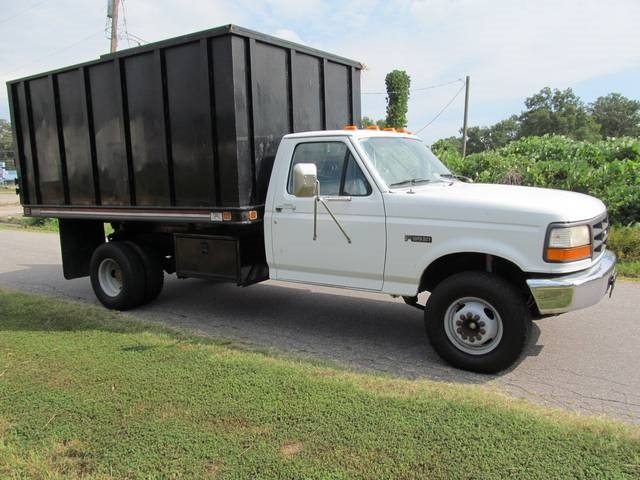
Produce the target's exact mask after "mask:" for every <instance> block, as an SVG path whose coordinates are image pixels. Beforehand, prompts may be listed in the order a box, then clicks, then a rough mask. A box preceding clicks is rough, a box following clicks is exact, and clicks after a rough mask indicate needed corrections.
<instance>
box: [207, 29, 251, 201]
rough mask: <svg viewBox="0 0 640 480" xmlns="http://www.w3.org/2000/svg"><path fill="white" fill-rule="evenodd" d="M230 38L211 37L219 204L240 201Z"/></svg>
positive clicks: (233, 73) (233, 71) (234, 79)
mask: <svg viewBox="0 0 640 480" xmlns="http://www.w3.org/2000/svg"><path fill="white" fill-rule="evenodd" d="M231 40H232V37H231V36H225V37H218V38H213V39H211V69H212V72H213V90H214V101H215V106H216V117H217V120H216V124H217V126H216V131H217V139H218V164H217V169H218V185H219V187H220V188H219V190H218V192H219V193H218V198H219V200H220V205H221V206H234V205H238V204H239V185H238V163H239V162H240V161H241V159H239V158H238V156H237V155H238V153H237V143H236V138H237V136H236V135H237V129H236V102H235V97H234V94H233V91H234V83H235V82H236V81H238V82H240V81H241V78H239V79H236V78H235V77H234V75H235V74H236V71H235V69H234V67H233V55H232V42H231ZM245 81H246V79H245ZM245 88H246V87H245ZM245 160H246V159H245Z"/></svg>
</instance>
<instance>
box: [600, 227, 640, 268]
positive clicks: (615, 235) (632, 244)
mask: <svg viewBox="0 0 640 480" xmlns="http://www.w3.org/2000/svg"><path fill="white" fill-rule="evenodd" d="M607 246H608V247H609V248H610V249H611V250H613V251H614V252H615V254H616V255H617V256H618V259H619V260H620V261H625V262H636V261H637V262H640V225H636V226H634V227H615V228H612V229H611V231H610V233H609V240H608V242H607Z"/></svg>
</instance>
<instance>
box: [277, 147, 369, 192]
mask: <svg viewBox="0 0 640 480" xmlns="http://www.w3.org/2000/svg"><path fill="white" fill-rule="evenodd" d="M298 163H313V164H315V166H316V168H317V170H318V181H319V182H320V193H321V194H322V195H329V196H337V195H351V196H366V195H370V194H371V186H370V185H369V182H367V179H366V178H365V176H364V174H363V173H362V170H360V167H359V166H358V164H357V163H356V161H355V159H354V158H353V156H352V155H351V153H350V152H349V149H348V148H347V146H346V145H345V144H344V143H342V142H314V143H300V144H298V145H297V146H296V149H295V151H294V152H293V160H292V161H291V168H290V170H289V181H288V184H287V192H288V193H290V194H292V193H293V167H294V166H295V165H297V164H298Z"/></svg>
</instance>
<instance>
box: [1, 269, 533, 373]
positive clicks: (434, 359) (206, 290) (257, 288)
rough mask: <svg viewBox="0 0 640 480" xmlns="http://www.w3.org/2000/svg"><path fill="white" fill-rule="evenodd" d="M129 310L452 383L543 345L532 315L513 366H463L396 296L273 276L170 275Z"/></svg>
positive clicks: (326, 358) (52, 283) (55, 277)
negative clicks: (148, 299) (248, 282)
mask: <svg viewBox="0 0 640 480" xmlns="http://www.w3.org/2000/svg"><path fill="white" fill-rule="evenodd" d="M23 268H24V269H23V270H18V271H14V272H7V273H2V274H0V284H2V285H6V286H8V287H12V288H17V289H20V290H25V291H35V292H38V293H45V294H49V295H54V296H58V297H63V298H70V299H74V300H80V301H82V302H86V303H90V304H97V301H96V300H95V297H94V296H93V292H92V291H91V287H90V285H89V281H88V279H86V278H85V279H78V280H72V281H66V280H64V279H63V278H62V272H61V267H59V266H57V265H26V266H23ZM130 313H131V314H132V315H134V316H136V317H138V318H141V319H144V320H146V321H153V322H159V323H163V324H167V325H170V326H173V327H178V328H183V329H189V330H195V331H197V332H199V333H203V334H206V335H211V336H214V337H218V338H224V339H230V340H235V341H236V342H240V343H242V344H248V345H249V346H251V347H253V348H259V349H276V350H279V351H282V352H285V353H287V354H292V355H294V356H297V357H300V356H302V357H307V358H312V359H314V360H319V361H321V362H330V363H338V364H341V365H343V366H345V365H346V366H347V368H350V369H354V370H358V371H368V372H375V373H383V374H389V375H393V376H400V377H404V378H410V379H417V378H429V379H433V380H440V381H448V382H456V383H474V384H476V383H486V382H489V381H491V380H493V379H495V378H497V377H500V376H502V375H504V374H506V373H508V372H509V371H511V370H513V369H514V368H517V365H518V364H519V363H520V362H522V360H524V359H525V358H526V357H527V356H535V355H537V354H538V353H539V352H540V350H541V348H542V346H541V345H537V342H538V337H539V335H540V330H539V328H538V326H537V325H536V324H535V323H534V324H533V328H532V335H531V340H530V342H529V345H528V348H527V350H526V352H525V354H524V355H523V356H522V357H521V359H520V360H519V362H517V363H516V365H514V366H513V367H512V368H511V369H509V370H507V371H505V372H502V373H500V374H498V375H480V374H474V373H470V372H465V371H461V370H457V369H454V368H452V367H450V366H448V365H447V364H445V363H444V362H443V361H442V360H441V359H440V358H439V357H438V355H437V354H436V353H435V351H434V350H433V349H432V348H431V346H430V345H429V343H428V341H427V339H426V336H425V332H424V322H423V314H422V312H421V311H419V310H417V309H413V308H411V307H408V306H407V305H405V304H404V303H402V302H401V301H393V300H392V299H390V297H386V296H382V295H372V294H361V293H351V292H343V291H337V290H331V289H315V288H313V289H310V288H308V287H305V286H288V285H287V286H285V285H283V284H276V283H273V282H268V283H263V284H258V285H254V286H252V287H247V288H239V287H236V286H234V285H230V284H223V283H214V282H209V281H204V280H195V279H189V280H178V279H176V278H175V277H174V276H169V275H167V276H165V288H164V291H163V292H162V294H161V295H160V297H159V298H158V299H157V300H156V301H155V302H153V303H151V304H149V305H146V306H144V307H140V308H138V309H137V310H134V311H132V312H130ZM2 328H3V327H2V325H1V324H0V329H2ZM99 328H108V327H99Z"/></svg>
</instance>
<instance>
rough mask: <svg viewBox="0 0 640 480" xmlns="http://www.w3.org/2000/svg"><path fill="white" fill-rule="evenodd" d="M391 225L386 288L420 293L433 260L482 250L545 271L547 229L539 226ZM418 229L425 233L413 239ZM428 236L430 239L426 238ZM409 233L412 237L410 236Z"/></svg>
mask: <svg viewBox="0 0 640 480" xmlns="http://www.w3.org/2000/svg"><path fill="white" fill-rule="evenodd" d="M460 223H464V225H455V224H449V225H446V226H445V225H434V224H431V225H422V226H420V225H419V226H416V225H415V224H413V225H411V226H408V225H398V224H396V225H388V229H387V234H388V245H387V264H386V268H385V282H384V291H385V292H386V293H393V294H397V295H409V296H413V295H416V294H417V292H418V287H419V284H420V279H421V277H422V274H423V272H424V271H425V270H426V269H427V268H428V267H429V265H431V264H432V263H433V262H435V261H436V260H438V259H439V258H442V257H444V256H446V255H451V254H456V253H482V254H489V255H494V256H496V257H501V258H504V259H505V260H508V261H510V262H512V263H514V264H515V265H517V266H518V267H519V268H520V269H521V270H523V271H525V272H536V271H538V272H544V271H545V270H544V266H543V265H541V263H542V245H543V241H544V231H543V230H542V229H539V228H537V227H529V226H521V225H520V226H514V225H511V226H508V225H495V224H494V225H487V224H476V225H475V227H476V228H473V227H474V225H471V224H470V223H468V222H460ZM405 232H412V233H413V232H415V234H416V235H423V238H422V239H419V240H420V241H412V240H411V238H410V237H411V235H407V234H406V233H405ZM427 235H428V237H429V238H430V239H431V241H430V242H428V241H424V239H425V238H427ZM407 237H409V239H408V238H407ZM427 240H428V238H427Z"/></svg>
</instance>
